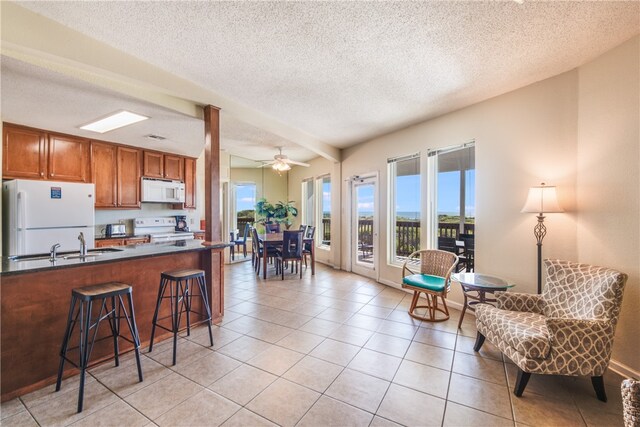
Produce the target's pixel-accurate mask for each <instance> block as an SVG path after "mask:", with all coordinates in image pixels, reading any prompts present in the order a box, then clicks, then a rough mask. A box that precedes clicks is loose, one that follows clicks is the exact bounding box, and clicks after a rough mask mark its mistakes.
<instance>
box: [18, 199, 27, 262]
mask: <svg viewBox="0 0 640 427" xmlns="http://www.w3.org/2000/svg"><path fill="white" fill-rule="evenodd" d="M26 222H27V193H25V192H24V191H18V253H19V254H23V253H24V251H25V244H26V243H25V227H26Z"/></svg>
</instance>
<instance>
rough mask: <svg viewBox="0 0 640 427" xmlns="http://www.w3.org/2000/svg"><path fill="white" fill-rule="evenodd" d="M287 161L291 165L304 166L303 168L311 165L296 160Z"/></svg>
mask: <svg viewBox="0 0 640 427" xmlns="http://www.w3.org/2000/svg"><path fill="white" fill-rule="evenodd" d="M287 163H291V164H292V165H297V166H304V167H305V168H308V167H309V166H311V165H310V164H309V163H302V162H296V161H295V160H291V159H289V160H287Z"/></svg>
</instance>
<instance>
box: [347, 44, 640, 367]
mask: <svg viewBox="0 0 640 427" xmlns="http://www.w3.org/2000/svg"><path fill="white" fill-rule="evenodd" d="M639 40H640V39H639V37H638V36H636V37H635V38H633V39H631V40H630V41H628V42H626V43H624V44H623V45H621V46H619V47H618V48H616V49H613V50H611V51H610V52H607V53H605V54H604V55H602V56H601V57H599V58H596V59H595V60H593V61H592V62H590V63H588V64H585V65H583V66H581V67H579V68H577V69H575V70H572V71H569V72H566V73H563V74H560V75H558V76H555V77H552V78H549V79H546V80H544V81H541V82H538V83H535V84H532V85H530V86H527V87H524V88H521V89H518V90H515V91H513V92H510V93H507V94H504V95H501V96H498V97H495V98H492V99H490V100H487V101H485V102H482V103H479V104H476V105H473V106H470V107H467V108H464V109H462V110H459V111H456V112H453V113H450V114H446V115H444V116H441V117H439V118H436V119H433V120H429V121H427V122H424V123H421V124H418V125H415V126H412V127H409V128H406V129H403V130H400V131H397V132H394V133H391V134H389V135H385V136H382V137H379V138H376V139H373V140H371V141H367V142H365V143H362V144H359V145H357V146H355V147H351V148H349V149H346V150H344V152H343V164H342V176H343V177H348V176H351V175H362V174H365V173H368V172H377V173H378V174H379V177H380V181H379V184H380V188H379V196H380V217H379V220H380V224H381V227H380V230H379V231H380V237H381V239H380V243H381V244H380V251H381V252H382V253H381V255H380V260H381V264H380V270H379V274H380V280H381V281H383V282H385V283H394V284H399V281H400V269H399V268H398V267H395V266H389V265H387V263H386V261H385V260H386V259H387V254H386V253H385V251H386V243H385V242H386V240H387V230H386V227H385V226H384V225H385V224H386V223H387V220H388V218H387V206H386V205H387V203H386V197H387V180H388V178H387V169H386V159H387V158H389V157H395V156H400V155H405V154H411V153H413V152H416V151H419V152H421V153H422V154H423V155H424V154H426V152H427V150H428V149H430V148H440V147H446V146H451V145H457V144H462V143H465V142H468V141H471V140H475V141H476V205H477V206H476V271H480V272H484V273H489V274H495V275H498V276H501V277H504V278H506V279H508V280H509V281H511V282H513V283H515V284H516V288H515V289H514V291H518V292H529V293H535V292H536V246H535V239H534V236H533V227H534V225H535V222H536V219H535V215H534V214H522V213H520V209H521V208H522V205H523V204H524V200H525V197H526V194H527V189H528V187H529V186H532V185H536V184H538V183H540V182H542V181H544V182H546V183H548V184H551V185H556V186H558V193H559V199H560V203H561V204H562V206H563V207H564V209H565V210H566V212H565V213H562V214H549V215H547V218H546V221H545V224H546V225H547V228H548V234H547V236H546V238H545V240H544V246H543V256H544V257H545V258H562V259H568V260H577V261H580V262H586V263H591V264H597V265H604V266H608V267H612V268H617V269H619V270H620V271H623V272H625V273H627V274H628V275H629V281H628V283H627V289H626V295H625V300H624V305H623V310H622V315H621V318H620V323H619V326H618V333H617V337H616V343H615V346H614V354H613V358H614V362H613V363H614V365H615V366H616V368H617V369H622V370H624V369H628V372H630V373H631V372H634V371H635V375H638V372H640V353H638V351H637V338H636V337H638V336H640V305H639V304H638V302H639V301H640V284H639V281H640V277H639V276H640V272H639V266H640V172H639V165H640V148H639V147H640V129H639V128H640V124H639V121H640V87H639V77H640V66H639V62H640V60H639V51H640V46H639V44H640V43H639ZM422 192H423V194H424V190H422ZM344 194H347V193H346V192H345V187H344V186H343V202H342V203H343V206H346V204H347V203H349V201H348V200H345V199H344V197H345V196H344ZM348 224H349V218H348V217H347V215H346V214H345V213H343V215H342V226H343V231H344V233H343V236H342V239H341V241H342V251H343V256H342V267H343V268H348V266H347V265H346V259H347V257H346V252H347V251H348V249H349V248H348V241H349V238H348V235H347V232H348ZM450 299H452V300H453V301H456V302H458V303H461V301H462V298H461V292H460V290H459V289H457V288H456V287H454V288H453V290H452V293H451V295H450ZM625 367H626V368H625Z"/></svg>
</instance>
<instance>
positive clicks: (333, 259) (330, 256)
mask: <svg viewBox="0 0 640 427" xmlns="http://www.w3.org/2000/svg"><path fill="white" fill-rule="evenodd" d="M309 164H310V165H311V166H309V167H308V168H306V167H300V166H295V167H293V168H292V169H291V170H290V171H289V186H288V189H289V190H288V191H289V200H293V201H295V203H296V207H297V208H298V209H301V208H302V184H301V183H302V180H304V179H308V178H313V179H314V185H315V179H316V178H318V177H319V176H322V175H326V174H329V175H330V176H331V218H332V219H337V220H332V221H331V245H330V247H325V246H323V247H320V248H318V249H317V250H316V253H315V255H316V260H317V261H319V262H322V263H325V264H328V265H331V266H336V267H338V268H339V267H340V264H341V262H340V259H341V252H340V250H341V244H340V242H341V238H340V237H341V233H340V228H341V221H340V220H339V219H340V217H341V196H342V195H341V190H340V189H341V187H342V182H341V181H342V179H341V177H342V175H341V166H340V163H333V162H331V161H329V160H327V159H324V158H322V157H318V158H315V159H313V160H311V161H310V162H309ZM300 224H301V219H300V217H298V218H297V220H296V222H295V223H294V227H298V226H300ZM318 232H319V231H318V230H316V233H318Z"/></svg>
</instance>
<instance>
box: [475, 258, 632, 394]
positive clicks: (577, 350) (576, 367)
mask: <svg viewBox="0 0 640 427" xmlns="http://www.w3.org/2000/svg"><path fill="white" fill-rule="evenodd" d="M545 265H546V268H547V280H546V283H545V286H544V289H543V291H542V294H541V295H532V294H524V293H515V292H508V293H505V292H496V293H495V296H496V300H497V307H493V306H491V305H488V304H478V305H477V306H476V327H477V329H478V334H477V336H476V343H475V346H474V347H473V349H474V350H475V351H479V350H480V348H481V347H482V344H483V343H484V340H485V337H486V338H487V339H488V340H489V341H490V342H491V343H492V344H494V345H495V346H496V347H498V348H499V349H500V351H502V353H504V354H505V355H506V356H507V357H508V358H509V359H511V360H512V361H513V363H515V364H516V365H517V366H518V377H517V380H516V384H515V387H514V390H513V394H515V395H516V396H518V397H520V396H522V393H523V392H524V389H525V387H526V386H527V382H528V381H529V377H530V376H531V374H547V375H569V376H580V375H584V376H590V377H591V383H592V384H593V388H594V389H595V392H596V395H597V397H598V399H599V400H601V401H603V402H606V401H607V395H606V394H605V389H604V381H603V379H602V375H603V374H604V372H605V371H606V369H607V367H608V366H609V359H610V358H611V348H612V346H613V336H614V333H615V330H616V324H617V322H618V316H619V314H620V307H621V304H622V294H623V290H624V285H625V282H626V280H627V275H626V274H623V273H620V272H618V271H616V270H612V269H609V268H603V267H594V266H591V265H588V264H578V263H574V262H570V261H561V260H548V259H547V260H545Z"/></svg>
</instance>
